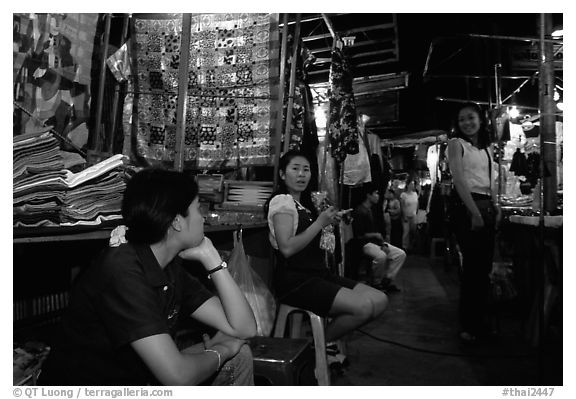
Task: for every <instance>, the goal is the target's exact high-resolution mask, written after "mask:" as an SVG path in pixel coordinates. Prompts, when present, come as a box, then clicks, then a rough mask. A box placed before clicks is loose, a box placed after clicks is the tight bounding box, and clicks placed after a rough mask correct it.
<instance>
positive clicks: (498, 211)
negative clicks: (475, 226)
mask: <svg viewBox="0 0 576 399" xmlns="http://www.w3.org/2000/svg"><path fill="white" fill-rule="evenodd" d="M494 210H495V211H496V218H495V223H494V225H495V226H496V230H498V229H499V228H500V222H502V208H500V206H498V205H495V206H494Z"/></svg>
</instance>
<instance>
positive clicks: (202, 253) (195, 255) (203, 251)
mask: <svg viewBox="0 0 576 399" xmlns="http://www.w3.org/2000/svg"><path fill="white" fill-rule="evenodd" d="M178 255H179V256H180V257H181V258H182V259H185V260H196V261H199V262H201V263H202V264H203V265H204V267H205V268H206V270H210V269H212V268H214V267H216V266H218V264H220V262H222V258H220V254H219V253H218V251H217V250H216V248H215V247H214V244H212V241H211V240H210V239H209V238H208V237H206V236H205V237H204V239H203V240H202V242H201V243H200V245H198V246H196V247H192V248H188V249H185V250H183V251H180V253H179V254H178Z"/></svg>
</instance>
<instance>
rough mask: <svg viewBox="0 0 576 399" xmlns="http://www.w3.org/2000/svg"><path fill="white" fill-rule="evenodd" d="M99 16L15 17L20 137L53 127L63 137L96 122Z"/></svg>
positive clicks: (17, 130) (17, 129) (16, 122)
mask: <svg viewBox="0 0 576 399" xmlns="http://www.w3.org/2000/svg"><path fill="white" fill-rule="evenodd" d="M97 24H98V14H68V13H65V14H45V13H38V14H30V13H15V14H13V27H14V30H13V33H14V35H13V49H14V51H13V56H14V57H13V58H14V69H13V82H14V92H13V93H14V101H15V102H17V103H18V105H19V107H20V108H19V110H21V111H23V112H21V113H20V111H18V112H19V114H17V115H15V118H14V119H15V120H14V125H13V126H14V134H21V133H26V132H32V131H36V130H38V129H39V128H40V127H42V126H52V127H53V128H54V131H56V132H57V133H59V134H60V135H62V136H65V135H66V134H68V133H69V132H70V131H71V130H72V129H74V128H75V127H76V126H78V125H79V124H81V123H83V122H85V121H87V120H88V118H89V117H90V108H89V104H90V82H91V79H90V73H91V71H92V50H93V48H94V37H95V33H96V27H97Z"/></svg>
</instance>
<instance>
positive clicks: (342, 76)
mask: <svg viewBox="0 0 576 399" xmlns="http://www.w3.org/2000/svg"><path fill="white" fill-rule="evenodd" d="M329 82H330V92H329V97H330V108H329V116H328V138H329V140H330V145H331V152H332V156H333V157H334V159H335V160H336V161H337V162H338V163H341V162H342V161H344V159H345V158H346V155H347V154H358V151H359V144H358V126H357V122H356V105H355V102H354V93H353V91H352V74H351V71H350V66H349V64H348V60H347V59H346V56H345V54H344V53H343V51H342V50H341V49H340V48H338V47H335V48H334V50H332V63H331V65H330V78H329Z"/></svg>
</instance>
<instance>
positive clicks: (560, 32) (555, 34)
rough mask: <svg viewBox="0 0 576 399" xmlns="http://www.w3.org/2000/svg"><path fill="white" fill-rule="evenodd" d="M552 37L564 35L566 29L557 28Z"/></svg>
mask: <svg viewBox="0 0 576 399" xmlns="http://www.w3.org/2000/svg"><path fill="white" fill-rule="evenodd" d="M552 37H553V38H559V37H564V29H556V30H555V31H554V32H552Z"/></svg>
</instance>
